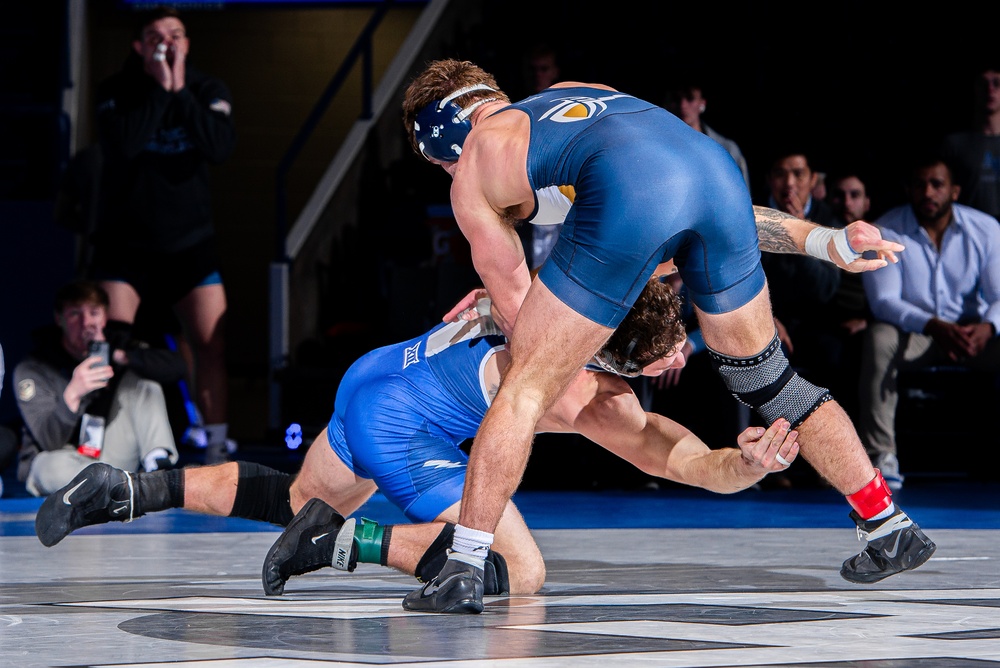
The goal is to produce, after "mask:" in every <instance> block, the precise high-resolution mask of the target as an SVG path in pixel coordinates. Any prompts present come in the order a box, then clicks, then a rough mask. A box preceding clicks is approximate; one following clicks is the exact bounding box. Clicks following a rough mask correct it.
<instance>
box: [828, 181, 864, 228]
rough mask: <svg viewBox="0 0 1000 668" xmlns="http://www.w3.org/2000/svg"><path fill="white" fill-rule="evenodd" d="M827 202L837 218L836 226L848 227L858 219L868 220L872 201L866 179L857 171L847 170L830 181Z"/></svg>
mask: <svg viewBox="0 0 1000 668" xmlns="http://www.w3.org/2000/svg"><path fill="white" fill-rule="evenodd" d="M830 186H831V187H830V188H829V192H828V193H827V202H828V203H829V205H830V209H831V210H832V211H833V215H834V216H835V217H836V218H837V222H836V223H834V225H833V226H834V227H846V226H847V225H850V224H851V223H853V222H854V221H856V220H868V212H869V211H871V208H872V201H871V198H870V197H869V196H868V188H867V187H866V186H865V181H864V180H863V179H862V178H861V177H860V176H859V175H858V174H857V173H855V172H851V171H845V172H843V173H841V174H839V175H837V176H834V177H833V178H832V179H831V181H830Z"/></svg>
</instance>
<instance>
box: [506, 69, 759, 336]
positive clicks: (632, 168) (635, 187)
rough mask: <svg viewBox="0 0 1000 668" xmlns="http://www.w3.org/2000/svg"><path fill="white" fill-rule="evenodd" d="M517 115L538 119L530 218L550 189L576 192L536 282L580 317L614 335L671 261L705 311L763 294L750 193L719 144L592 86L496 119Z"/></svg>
mask: <svg viewBox="0 0 1000 668" xmlns="http://www.w3.org/2000/svg"><path fill="white" fill-rule="evenodd" d="M511 110H514V111H521V112H524V113H525V114H527V115H528V117H529V118H530V119H531V140H530V144H529V147H528V159H527V170H528V179H529V181H530V183H531V186H532V189H533V190H534V191H535V192H536V211H535V212H534V213H533V214H532V215H531V216H529V220H531V219H532V218H534V217H535V216H536V214H538V207H539V202H542V204H543V208H544V205H545V203H546V202H550V201H551V199H552V194H551V193H552V192H553V190H554V189H555V188H558V189H559V190H560V191H561V192H564V193H565V192H570V193H571V197H570V199H571V200H572V206H571V207H570V208H569V211H568V213H567V215H566V222H565V224H564V225H563V228H562V231H561V232H560V234H559V240H558V241H557V242H556V245H555V247H554V248H553V250H552V254H551V255H550V256H549V260H548V261H547V262H546V263H545V264H544V265H543V267H542V269H541V272H540V273H539V278H540V279H541V280H542V282H543V283H545V285H546V287H548V288H549V290H551V291H552V292H553V293H554V294H555V295H556V296H557V297H558V298H559V299H560V300H561V301H563V302H564V303H565V304H567V305H568V306H570V307H571V308H573V309H574V310H575V311H577V312H578V313H580V314H582V315H584V316H585V317H587V318H589V319H590V320H593V321H594V322H597V323H599V324H602V325H605V326H607V327H616V326H617V325H618V324H619V323H620V322H621V321H622V319H623V318H624V317H625V315H626V314H627V313H628V311H629V308H630V307H631V305H632V304H633V303H634V302H635V300H636V298H637V297H638V295H639V293H640V292H641V291H642V288H643V287H644V286H645V284H646V281H647V280H648V279H649V277H650V276H651V275H652V273H653V270H654V269H655V267H656V265H657V264H659V263H660V262H662V261H664V260H666V259H670V258H674V260H675V261H676V263H677V266H678V267H679V269H680V274H681V277H682V278H683V279H684V282H685V284H686V285H687V287H688V288H689V289H690V291H691V296H692V299H693V301H694V302H695V303H696V304H697V305H698V306H699V307H700V308H701V309H703V310H705V311H707V312H709V313H723V312H727V311H731V310H734V309H736V308H738V307H740V306H742V305H744V304H746V303H747V302H749V301H750V300H751V299H752V298H753V297H754V296H756V295H757V294H758V293H759V292H760V291H761V289H762V288H763V287H764V272H763V269H762V268H761V265H760V250H759V248H758V245H757V244H758V242H757V229H756V226H755V223H754V215H753V206H752V204H751V201H750V193H749V191H748V190H747V187H746V182H745V181H744V180H743V175H742V173H741V172H740V170H739V167H738V166H737V165H736V163H735V162H734V161H733V159H732V156H730V155H729V153H728V152H727V151H726V150H725V149H724V148H723V147H722V146H720V145H719V144H717V143H716V142H715V141H713V140H712V139H710V138H709V137H707V136H706V135H704V134H702V133H700V132H697V131H695V130H693V129H691V128H690V127H688V126H687V125H686V124H685V123H684V122H683V121H681V120H680V119H678V118H677V117H676V116H674V115H673V114H671V113H670V112H668V111H666V110H665V109H662V108H660V107H657V106H655V105H653V104H650V103H648V102H644V101H642V100H640V99H638V98H635V97H632V96H630V95H625V94H623V93H617V92H613V91H606V90H602V89H596V88H587V87H578V88H550V89H548V90H546V91H543V92H542V93H539V94H538V95H535V96H532V97H530V98H527V99H526V100H522V101H521V102H518V103H515V104H512V105H510V106H508V107H505V108H504V109H501V110H500V111H498V112H496V113H501V114H502V113H505V112H508V111H511ZM556 198H557V199H558V195H557V196H556Z"/></svg>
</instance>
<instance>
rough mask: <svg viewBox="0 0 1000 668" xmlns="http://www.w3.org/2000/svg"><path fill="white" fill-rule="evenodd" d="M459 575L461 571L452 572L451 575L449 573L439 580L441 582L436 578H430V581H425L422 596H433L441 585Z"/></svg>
mask: <svg viewBox="0 0 1000 668" xmlns="http://www.w3.org/2000/svg"><path fill="white" fill-rule="evenodd" d="M461 575H462V573H452V574H451V575H449V576H448V577H446V578H445V579H444V580H443V581H442V582H441V584H438V583H437V580H431V581H430V582H428V583H427V587H426V588H425V589H424V596H433V595H434V593H435V592H437V590H438V589H440V588H441V587H443V586H445V585H446V584H448V583H449V582H451V581H452V580H454V579H455V578H457V577H459V576H461Z"/></svg>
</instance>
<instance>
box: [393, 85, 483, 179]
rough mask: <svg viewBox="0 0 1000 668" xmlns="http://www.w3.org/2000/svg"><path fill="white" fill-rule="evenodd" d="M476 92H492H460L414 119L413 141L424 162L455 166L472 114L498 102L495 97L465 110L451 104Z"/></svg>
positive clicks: (440, 101)
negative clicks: (482, 107)
mask: <svg viewBox="0 0 1000 668" xmlns="http://www.w3.org/2000/svg"><path fill="white" fill-rule="evenodd" d="M475 90H490V91H494V90H495V89H493V88H490V87H489V86H487V85H486V84H476V85H474V86H466V87H465V88H459V89H458V90H456V91H455V92H454V93H452V94H451V95H449V96H448V97H446V98H444V99H443V100H438V101H435V102H432V103H430V104H428V105H427V106H426V107H424V108H423V109H421V110H420V112H419V113H417V118H416V120H415V121H414V122H413V137H414V139H415V140H416V144H417V147H418V148H419V149H420V153H421V154H422V155H423V156H424V157H425V158H428V159H431V158H433V159H434V160H440V161H441V162H455V161H456V160H458V156H460V155H462V144H464V143H465V138H466V137H468V136H469V130H471V129H472V121H470V120H469V117H470V116H471V115H472V112H473V111H475V110H476V109H477V108H478V107H479V106H480V105H482V104H486V103H487V102H492V101H494V100H496V99H497V98H495V97H494V98H487V99H485V100H477V101H476V102H473V103H472V104H470V105H469V106H468V107H466V108H465V109H462V107H460V106H458V104H456V103H455V102H454V101H453V100H455V99H456V98H459V97H462V96H463V95H465V94H466V93H471V92H472V91H475Z"/></svg>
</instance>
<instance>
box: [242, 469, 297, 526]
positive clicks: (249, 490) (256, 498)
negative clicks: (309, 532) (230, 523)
mask: <svg viewBox="0 0 1000 668" xmlns="http://www.w3.org/2000/svg"><path fill="white" fill-rule="evenodd" d="M237 466H239V469H240V474H239V480H238V482H237V483H236V499H235V500H234V501H233V510H232V512H230V513H229V516H230V517H243V518H246V519H248V520H259V521H262V522H270V523H271V524H277V525H278V526H288V523H289V522H291V521H292V518H293V517H295V513H293V512H292V502H291V491H290V490H291V487H292V476H290V475H288V474H287V473H282V472H281V471H275V470H274V469H271V468H268V467H266V466H261V465H260V464H255V463H253V462H244V461H239V462H237Z"/></svg>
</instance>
